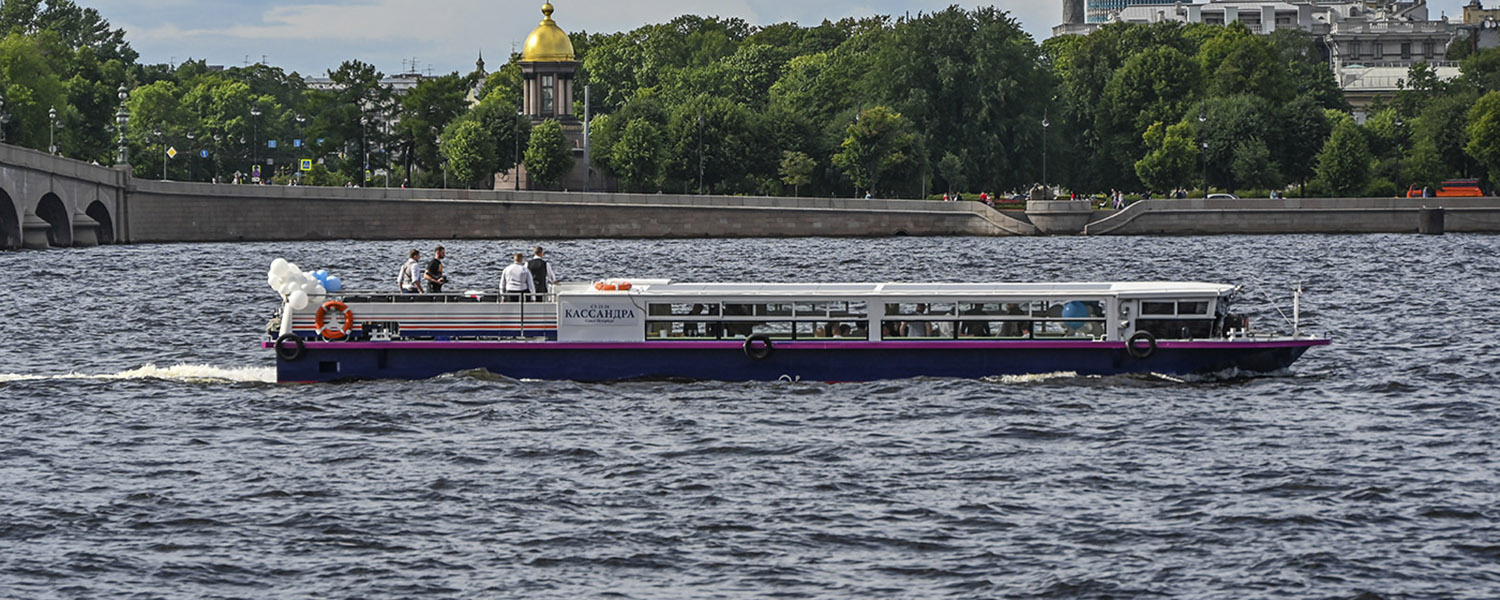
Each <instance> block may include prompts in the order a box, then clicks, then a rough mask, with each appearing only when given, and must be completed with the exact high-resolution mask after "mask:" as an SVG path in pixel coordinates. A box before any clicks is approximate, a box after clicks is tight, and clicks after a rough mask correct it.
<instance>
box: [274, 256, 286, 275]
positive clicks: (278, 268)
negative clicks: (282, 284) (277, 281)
mask: <svg viewBox="0 0 1500 600" xmlns="http://www.w3.org/2000/svg"><path fill="white" fill-rule="evenodd" d="M286 267H287V262H286V259H285V258H280V257H277V259H276V260H273V261H271V272H272V273H285V272H286Z"/></svg>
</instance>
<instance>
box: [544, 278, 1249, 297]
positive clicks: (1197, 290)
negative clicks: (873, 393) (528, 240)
mask: <svg viewBox="0 0 1500 600" xmlns="http://www.w3.org/2000/svg"><path fill="white" fill-rule="evenodd" d="M630 281H631V283H632V287H631V289H630V292H627V293H631V294H637V295H642V296H726V297H743V296H767V297H785V296H816V297H827V296H845V297H864V296H872V297H885V296H890V297H903V298H904V297H911V296H1069V297H1073V296H1158V297H1159V296H1218V295H1222V294H1224V293H1227V292H1229V291H1231V290H1233V289H1234V286H1232V285H1227V284H1221V283H1198V282H1181V281H1128V282H1062V283H899V282H887V283H673V282H671V281H670V280H663V279H656V280H630ZM558 288H559V289H558V292H559V293H563V294H577V293H598V294H620V293H621V292H616V291H607V292H596V291H595V290H594V289H593V284H591V283H565V284H562V285H559V286H558Z"/></svg>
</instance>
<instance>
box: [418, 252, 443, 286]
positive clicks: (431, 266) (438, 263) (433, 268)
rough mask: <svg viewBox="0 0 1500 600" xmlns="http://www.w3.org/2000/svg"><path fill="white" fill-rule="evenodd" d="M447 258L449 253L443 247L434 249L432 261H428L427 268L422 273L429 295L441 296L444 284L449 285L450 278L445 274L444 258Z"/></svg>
mask: <svg viewBox="0 0 1500 600" xmlns="http://www.w3.org/2000/svg"><path fill="white" fill-rule="evenodd" d="M446 256H448V253H447V252H445V251H444V250H443V247H442V246H438V247H437V248H435V249H433V251H432V260H430V261H427V268H426V269H425V270H424V271H422V281H423V285H424V286H425V287H426V290H427V292H428V293H431V294H441V293H443V284H445V283H448V276H447V275H445V274H443V258H444V257H446Z"/></svg>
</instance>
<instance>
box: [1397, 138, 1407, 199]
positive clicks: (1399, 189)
mask: <svg viewBox="0 0 1500 600" xmlns="http://www.w3.org/2000/svg"><path fill="white" fill-rule="evenodd" d="M1401 125H1402V123H1401V119H1396V131H1395V138H1396V197H1397V198H1400V197H1402V196H1405V195H1406V194H1403V193H1402V192H1401Z"/></svg>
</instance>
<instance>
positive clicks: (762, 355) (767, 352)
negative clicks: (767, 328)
mask: <svg viewBox="0 0 1500 600" xmlns="http://www.w3.org/2000/svg"><path fill="white" fill-rule="evenodd" d="M756 342H760V343H761V345H760V346H756V345H755V343H756ZM775 351H776V346H774V345H772V344H771V336H768V335H766V334H764V333H757V334H754V335H751V336H750V337H747V338H745V356H748V357H750V359H751V360H765V359H767V358H770V357H771V353H772V352H775Z"/></svg>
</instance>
